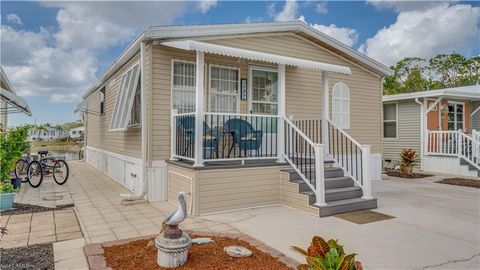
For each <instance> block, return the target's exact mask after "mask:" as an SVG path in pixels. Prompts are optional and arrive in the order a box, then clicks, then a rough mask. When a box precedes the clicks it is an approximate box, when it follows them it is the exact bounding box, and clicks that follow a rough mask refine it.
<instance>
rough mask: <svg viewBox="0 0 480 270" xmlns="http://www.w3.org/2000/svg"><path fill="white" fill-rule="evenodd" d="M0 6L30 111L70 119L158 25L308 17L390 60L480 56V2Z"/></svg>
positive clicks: (13, 67) (40, 117) (10, 60)
mask: <svg viewBox="0 0 480 270" xmlns="http://www.w3.org/2000/svg"><path fill="white" fill-rule="evenodd" d="M0 5H1V6H0V8H1V36H0V42H1V43H0V44H1V47H0V49H1V65H2V66H3V67H4V70H5V72H6V74H7V76H8V78H9V80H10V82H11V83H12V85H13V87H14V89H15V91H16V93H17V94H18V95H20V96H22V97H23V98H25V100H26V101H27V103H28V104H29V105H30V107H31V109H32V113H33V116H32V117H27V116H25V115H22V114H13V115H10V116H9V125H14V126H15V125H20V124H26V123H35V122H36V123H37V124H42V123H52V124H58V123H64V122H68V121H75V120H77V119H78V118H79V115H78V114H74V113H73V110H74V109H75V107H76V105H77V104H78V103H79V102H80V101H81V96H82V94H83V93H85V91H86V90H87V89H88V88H89V86H91V85H92V84H94V82H95V81H96V80H97V78H99V77H100V76H101V75H102V74H103V72H104V71H105V70H106V69H107V68H108V67H109V66H110V65H111V64H112V63H113V62H114V61H115V59H116V58H117V57H118V56H119V55H120V53H121V52H122V51H123V50H124V49H125V48H126V47H127V45H128V44H129V43H130V42H132V41H133V39H134V38H135V36H136V35H138V33H139V32H140V31H141V30H142V29H145V28H147V27H148V26H152V25H189V24H218V23H245V22H269V21H293V20H301V21H304V22H305V23H308V24H309V25H311V26H312V27H315V28H316V29H318V30H320V31H322V32H324V33H326V34H328V35H330V36H332V37H334V38H336V39H338V40H339V41H341V42H343V43H345V44H347V45H349V46H351V47H353V48H354V49H356V50H358V51H360V52H362V53H364V54H366V55H368V56H370V57H372V58H374V59H376V60H378V61H380V62H382V63H383V64H385V65H387V66H391V65H393V64H395V63H396V62H397V61H398V60H401V59H403V58H404V57H421V58H427V59H428V58H430V57H433V56H435V55H437V54H439V53H450V52H453V51H455V52H458V53H461V54H462V55H464V56H466V57H471V56H476V55H480V2H464V1H454V2H441V1H382V0H380V1H373V0H367V1H334V2H331V1H294V0H291V1H290V0H289V1H251V2H247V1H214V0H208V1H207V0H204V1H189V2H185V1H169V2H160V1H157V2H138V1H137V2H128V1H122V2H106V1H89V2H67V1H60V2H44V1H36V2H27V1H21V2H15V1H3V0H2V2H1V4H0Z"/></svg>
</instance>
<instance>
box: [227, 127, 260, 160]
mask: <svg viewBox="0 0 480 270" xmlns="http://www.w3.org/2000/svg"><path fill="white" fill-rule="evenodd" d="M223 128H224V129H225V130H226V131H227V132H230V133H231V134H232V137H233V143H232V146H231V147H230V150H229V151H228V156H230V153H231V152H232V150H233V147H234V146H235V144H236V145H238V147H239V148H240V154H241V152H242V151H244V153H245V154H246V153H247V151H251V150H255V151H257V154H258V150H259V149H260V147H261V146H262V137H263V131H261V130H255V129H254V128H253V126H252V125H251V124H250V123H248V122H247V121H245V120H243V119H230V120H228V121H226V122H225V124H224V126H223Z"/></svg>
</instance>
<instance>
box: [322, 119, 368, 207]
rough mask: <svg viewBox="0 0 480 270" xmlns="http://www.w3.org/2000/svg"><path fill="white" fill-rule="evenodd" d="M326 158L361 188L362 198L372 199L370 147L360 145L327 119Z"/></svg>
mask: <svg viewBox="0 0 480 270" xmlns="http://www.w3.org/2000/svg"><path fill="white" fill-rule="evenodd" d="M326 121H327V124H326V125H324V126H325V127H326V128H327V134H328V142H327V143H326V144H327V145H328V147H327V156H328V157H330V158H331V159H332V160H333V161H334V162H335V164H336V165H337V166H338V167H340V168H341V169H342V170H343V171H344V173H345V175H348V176H350V177H351V178H352V179H353V181H354V182H355V185H357V186H359V187H361V188H362V191H363V198H365V199H370V198H372V187H371V176H370V166H371V161H370V159H371V158H370V148H371V146H370V145H362V144H360V143H359V142H357V141H356V140H355V139H354V138H352V136H350V135H349V134H348V133H347V132H345V131H344V130H343V129H341V128H339V127H337V126H336V125H335V124H334V123H333V122H332V121H331V120H330V119H327V120H326Z"/></svg>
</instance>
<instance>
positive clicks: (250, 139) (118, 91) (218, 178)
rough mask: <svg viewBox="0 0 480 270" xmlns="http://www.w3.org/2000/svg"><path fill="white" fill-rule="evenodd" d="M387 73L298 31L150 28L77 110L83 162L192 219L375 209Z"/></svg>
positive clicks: (306, 29)
mask: <svg viewBox="0 0 480 270" xmlns="http://www.w3.org/2000/svg"><path fill="white" fill-rule="evenodd" d="M390 72H391V71H390V70H389V69H388V68H387V67H385V66H384V65H382V64H380V63H378V62H376V61H375V60H373V59H371V58H369V57H367V56H366V55H363V54H361V53H359V52H358V51H357V50H354V49H352V48H351V47H348V46H346V45H345V44H343V43H341V42H339V41H337V40H335V39H333V38H331V37H329V36H327V35H325V34H324V33H322V32H319V31H318V30H316V29H314V28H312V27H311V26H309V25H307V24H305V23H303V22H299V21H295V22H273V23H250V24H226V25H195V26H165V27H164V26H162V27H150V28H148V29H147V30H145V31H143V32H142V33H141V34H140V35H139V36H138V37H137V38H136V39H135V40H134V41H133V43H131V45H130V46H128V48H127V49H126V50H125V51H124V52H123V53H122V54H121V55H120V56H119V58H118V59H117V60H116V61H115V62H114V64H113V65H112V66H111V67H110V68H109V69H108V70H107V71H106V73H105V74H104V75H103V76H102V77H101V78H100V79H99V81H98V82H97V83H96V84H95V85H93V86H92V87H91V88H90V89H88V90H87V92H86V93H85V95H84V96H83V102H82V103H81V104H79V106H78V107H77V110H79V111H82V112H84V115H83V116H84V120H85V143H86V161H87V162H88V163H89V164H91V165H92V166H94V167H96V168H97V169H98V170H100V171H102V172H103V173H105V174H107V175H109V176H110V177H111V178H113V179H115V180H116V181H117V182H118V183H120V184H121V185H123V186H125V187H127V188H129V189H130V190H131V191H132V192H133V193H135V194H136V195H138V196H139V197H144V196H145V198H146V199H147V200H149V201H156V200H168V201H171V202H172V203H176V195H177V194H178V192H179V191H186V192H190V193H191V197H190V200H189V203H188V204H189V209H190V210H191V212H192V214H194V215H204V214H210V213H217V212H224V211H231V210H236V209H244V208H252V207H262V206H269V205H279V204H282V205H286V206H289V207H293V208H296V209H298V210H300V211H304V212H308V213H311V214H314V215H317V216H318V215H320V216H326V215H331V214H335V213H340V212H345V211H353V210H361V209H371V208H375V207H376V206H377V201H376V199H375V198H373V197H372V191H371V181H372V180H377V179H380V178H381V166H382V165H381V162H382V157H381V143H382V138H381V134H382V118H381V115H382V79H383V77H384V76H385V75H388V74H390Z"/></svg>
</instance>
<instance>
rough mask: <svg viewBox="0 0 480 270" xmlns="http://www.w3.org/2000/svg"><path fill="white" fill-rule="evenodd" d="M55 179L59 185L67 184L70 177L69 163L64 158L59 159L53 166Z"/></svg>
mask: <svg viewBox="0 0 480 270" xmlns="http://www.w3.org/2000/svg"><path fill="white" fill-rule="evenodd" d="M52 170H53V180H55V182H56V183H57V184H59V185H63V184H65V182H67V179H68V174H69V171H68V164H67V162H65V161H63V160H57V164H55V165H54V166H53V169H52Z"/></svg>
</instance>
